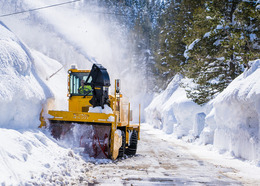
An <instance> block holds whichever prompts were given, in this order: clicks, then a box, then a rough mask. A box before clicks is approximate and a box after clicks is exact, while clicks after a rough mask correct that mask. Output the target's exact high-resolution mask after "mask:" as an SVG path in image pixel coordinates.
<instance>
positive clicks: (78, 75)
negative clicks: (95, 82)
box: [69, 72, 93, 96]
mask: <svg viewBox="0 0 260 186" xmlns="http://www.w3.org/2000/svg"><path fill="white" fill-rule="evenodd" d="M89 74H90V73H89V72H70V76H69V78H70V81H69V86H70V87H69V91H70V92H69V94H70V96H84V95H86V91H84V92H82V91H80V88H82V85H81V82H82V80H83V81H84V83H85V85H83V86H88V89H90V90H92V88H91V86H90V84H91V81H92V77H91V76H90V77H89V78H88V76H89ZM87 79H88V81H87V82H86V80H87ZM92 95H93V93H92V92H90V93H89V94H88V95H87V96H92Z"/></svg>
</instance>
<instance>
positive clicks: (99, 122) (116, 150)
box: [40, 68, 140, 159]
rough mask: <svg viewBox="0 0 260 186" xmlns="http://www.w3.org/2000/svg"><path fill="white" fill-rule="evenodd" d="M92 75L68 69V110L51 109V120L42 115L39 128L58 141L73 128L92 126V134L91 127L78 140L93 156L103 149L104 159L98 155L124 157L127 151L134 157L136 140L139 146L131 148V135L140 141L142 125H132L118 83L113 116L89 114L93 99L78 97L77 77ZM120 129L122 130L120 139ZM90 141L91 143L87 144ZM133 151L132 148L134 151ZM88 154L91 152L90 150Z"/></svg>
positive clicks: (113, 157)
mask: <svg viewBox="0 0 260 186" xmlns="http://www.w3.org/2000/svg"><path fill="white" fill-rule="evenodd" d="M89 73H90V70H79V69H75V68H73V69H69V70H68V92H67V96H68V111H55V110H49V111H48V116H49V117H47V118H44V117H43V116H42V115H41V126H40V127H48V128H50V129H51V132H52V135H53V136H54V137H55V138H57V139H59V138H60V137H61V136H62V135H63V134H65V133H68V132H71V131H72V130H73V128H75V125H77V127H78V126H79V128H84V127H85V128H86V126H91V130H92V132H89V128H86V129H84V130H85V133H84V132H82V131H81V132H82V136H81V137H78V140H79V141H80V143H81V141H84V146H85V147H86V146H88V148H90V151H92V152H91V153H92V154H93V153H94V154H95V153H96V154H97V151H98V150H97V146H98V147H100V148H99V151H101V153H100V154H105V156H98V155H96V156H97V157H96V158H111V159H116V158H117V157H118V156H122V153H123V154H124V153H125V152H126V153H127V152H128V151H129V154H130V155H133V154H135V152H136V148H137V141H136V146H134V147H133V145H132V146H131V144H130V141H131V137H130V135H131V134H132V133H133V132H134V131H135V132H134V133H135V135H136V134H138V135H137V138H138V140H140V121H139V124H130V120H131V111H130V103H129V102H128V101H126V99H123V98H122V94H120V92H119V91H118V90H117V88H116V87H117V86H116V83H117V80H116V81H115V91H114V95H109V105H110V108H111V110H112V112H110V113H99V112H89V111H90V109H91V108H92V109H93V106H92V105H91V104H90V100H91V99H92V97H93V96H91V95H77V92H78V90H77V89H78V88H79V80H80V78H79V79H77V77H78V76H79V77H81V78H82V79H84V80H86V77H88V75H89ZM93 88H98V87H93ZM139 120H140V108H139ZM79 130H81V129H79ZM82 130H83V129H82ZM118 130H120V132H121V136H120V135H119V133H118ZM87 133H88V134H87ZM93 133H95V135H93ZM123 134H124V135H123ZM101 136H102V137H101ZM103 136H106V137H103ZM65 137H66V135H65ZM84 138H85V139H84ZM134 138H136V136H134V137H133V140H137V139H134ZM107 141H108V142H107ZM87 142H89V143H90V144H85V143H87ZM132 143H133V142H132ZM134 143H135V142H134ZM93 144H96V145H93ZM129 145H130V146H129ZM128 146H129V149H128ZM91 148H93V149H91ZM130 148H132V151H131V150H130ZM134 148H135V149H134ZM100 149H101V150H100ZM86 151H88V149H87V148H86ZM102 152H103V153H102Z"/></svg>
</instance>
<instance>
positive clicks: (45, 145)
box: [0, 128, 88, 185]
mask: <svg viewBox="0 0 260 186" xmlns="http://www.w3.org/2000/svg"><path fill="white" fill-rule="evenodd" d="M7 139H8V140H7ZM0 141H2V142H3V141H4V143H0V165H1V166H0V173H1V174H0V184H1V185H46V184H47V185H73V184H74V185H78V184H79V183H80V180H81V181H82V183H81V184H87V182H85V183H83V180H85V181H86V180H87V178H86V176H85V175H86V171H88V170H87V166H86V163H85V162H84V161H83V160H81V159H80V157H78V156H77V155H75V154H74V153H73V152H72V151H70V150H68V149H64V148H61V147H60V146H58V145H57V143H55V142H53V141H52V140H50V138H49V137H47V136H46V135H45V134H43V133H42V132H40V131H38V130H35V131H17V130H12V129H2V128H0ZM83 177H84V179H83Z"/></svg>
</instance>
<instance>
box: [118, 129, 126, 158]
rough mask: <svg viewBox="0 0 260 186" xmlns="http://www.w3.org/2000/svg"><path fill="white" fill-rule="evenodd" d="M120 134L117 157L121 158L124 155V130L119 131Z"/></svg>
mask: <svg viewBox="0 0 260 186" xmlns="http://www.w3.org/2000/svg"><path fill="white" fill-rule="evenodd" d="M121 134H122V146H121V147H120V149H119V152H118V158H122V157H124V155H125V131H121Z"/></svg>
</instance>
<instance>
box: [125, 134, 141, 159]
mask: <svg viewBox="0 0 260 186" xmlns="http://www.w3.org/2000/svg"><path fill="white" fill-rule="evenodd" d="M137 141H138V133H137V131H135V130H134V131H133V133H132V135H131V138H130V145H129V146H128V148H126V149H125V153H126V155H130V156H133V155H135V154H136V149H137Z"/></svg>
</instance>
